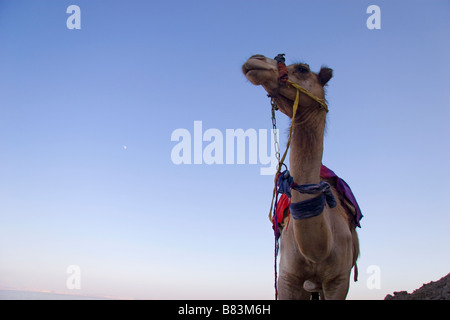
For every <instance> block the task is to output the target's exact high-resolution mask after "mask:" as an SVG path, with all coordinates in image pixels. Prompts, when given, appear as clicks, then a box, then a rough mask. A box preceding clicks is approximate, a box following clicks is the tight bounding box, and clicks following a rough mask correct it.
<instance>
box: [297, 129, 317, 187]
mask: <svg viewBox="0 0 450 320" xmlns="http://www.w3.org/2000/svg"><path fill="white" fill-rule="evenodd" d="M323 132H324V123H323V124H320V123H319V124H317V125H315V126H305V125H297V126H295V127H294V130H293V133H292V143H291V151H290V155H289V163H290V168H289V171H290V173H291V175H292V177H293V178H294V181H295V182H296V183H297V184H310V183H311V184H317V183H319V182H320V166H321V164H322V155H323Z"/></svg>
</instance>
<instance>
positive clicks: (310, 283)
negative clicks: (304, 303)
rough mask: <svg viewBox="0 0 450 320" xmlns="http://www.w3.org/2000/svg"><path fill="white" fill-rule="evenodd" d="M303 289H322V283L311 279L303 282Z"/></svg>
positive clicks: (313, 290) (312, 290) (314, 290)
mask: <svg viewBox="0 0 450 320" xmlns="http://www.w3.org/2000/svg"><path fill="white" fill-rule="evenodd" d="M303 289H305V290H306V291H308V292H320V291H322V285H321V284H319V283H316V282H313V281H311V280H306V281H305V282H303Z"/></svg>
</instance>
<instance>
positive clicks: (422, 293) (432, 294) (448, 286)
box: [384, 273, 450, 300]
mask: <svg viewBox="0 0 450 320" xmlns="http://www.w3.org/2000/svg"><path fill="white" fill-rule="evenodd" d="M384 300H450V273H449V274H447V275H446V276H445V277H442V278H441V279H439V280H438V281H431V282H430V283H427V284H424V285H423V286H421V287H420V288H419V289H417V290H414V291H413V292H412V293H408V292H406V291H396V292H394V295H391V294H388V295H387V296H386V297H385V298H384Z"/></svg>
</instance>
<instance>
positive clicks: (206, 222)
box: [0, 0, 450, 299]
mask: <svg viewBox="0 0 450 320" xmlns="http://www.w3.org/2000/svg"><path fill="white" fill-rule="evenodd" d="M71 4H76V5H78V6H79V7H80V8H81V30H69V29H67V27H66V19H67V18H68V17H69V14H67V13H66V8H67V7H68V6H69V5H71ZM371 4H377V5H378V6H380V8H381V29H380V30H369V29H368V28H367V27H366V20H367V18H368V17H369V15H368V14H367V13H366V9H367V7H368V6H369V5H371ZM449 9H450V3H449V2H448V1H395V2H394V1H164V2H162V1H158V2H156V1H126V2H125V1H108V2H100V1H78V0H77V1H10V0H3V1H0V44H1V45H0V70H1V73H0V101H1V102H0V146H1V153H0V154H1V157H0V219H1V223H0V288H3V289H8V288H9V289H21V290H29V289H33V290H52V291H58V292H68V290H67V288H66V279H67V277H68V275H67V274H66V268H67V267H68V266H69V265H78V266H80V269H81V286H82V288H81V290H75V291H76V293H79V294H85V295H100V296H118V297H131V298H174V299H178V298H181V299H184V298H192V299H197V298H205V299H211V298H224V299H226V298H237V299H239V298H246V299H253V298H256V299H257V298H261V299H271V298H273V234H272V230H271V225H270V223H269V222H268V219H267V213H268V210H269V205H270V199H271V190H272V187H273V186H272V181H273V178H272V176H263V175H260V174H259V172H260V167H261V165H260V164H256V165H255V164H248V163H247V164H240V165H238V164H234V165H214V164H213V165H206V164H202V165H193V164H192V165H183V164H182V165H175V164H173V162H172V160H171V150H172V148H173V147H174V146H175V145H176V142H173V141H171V134H172V132H173V131H174V130H176V129H178V128H185V129H187V130H189V131H190V132H191V133H193V127H194V121H202V124H203V130H204V131H205V130H207V129H209V128H216V129H218V130H220V131H221V132H223V133H224V134H225V131H226V129H238V128H243V129H244V130H246V129H256V130H258V129H270V126H271V122H270V111H269V101H268V99H267V97H266V93H265V92H264V90H263V89H262V88H260V87H255V86H252V85H251V84H250V83H249V82H248V81H247V80H246V79H245V78H244V76H243V75H242V73H241V70H240V66H241V65H242V63H244V62H245V60H246V59H247V58H248V57H249V56H250V55H252V54H256V53H261V54H264V55H267V56H268V57H273V56H275V55H276V54H278V53H281V52H282V53H286V57H287V62H289V63H292V62H297V61H304V62H306V63H308V64H309V65H310V66H311V68H312V70H315V71H318V70H319V69H320V66H321V65H327V66H329V67H331V68H333V69H334V77H333V79H332V80H331V81H330V82H329V86H328V88H327V99H328V102H329V107H330V113H329V117H328V127H327V135H326V139H325V151H324V156H323V163H324V164H325V165H327V166H328V167H330V168H331V169H332V170H334V171H335V172H336V173H337V174H338V175H340V176H341V177H343V178H344V179H345V180H346V181H347V182H348V183H349V184H350V186H351V187H352V189H353V191H354V193H355V195H356V198H357V200H358V202H359V204H360V206H361V209H362V211H363V214H364V219H363V220H362V222H361V224H362V228H361V229H359V230H358V231H359V236H360V242H361V257H360V259H359V270H360V277H359V278H360V281H359V282H357V283H353V282H352V283H351V287H350V292H349V296H348V297H349V298H350V299H379V298H383V297H384V296H385V295H386V294H387V293H391V292H392V291H396V290H397V291H398V290H409V291H411V290H413V289H415V288H418V287H419V286H421V285H422V283H425V282H429V281H431V280H437V279H439V278H440V277H441V276H444V275H446V274H447V273H448V272H449V271H450V256H449V254H448V246H447V244H448V243H449V241H450V236H449V233H448V231H449V225H450V218H449V209H448V205H447V202H448V201H447V197H448V196H447V194H448V192H449V191H450V188H449V187H448V184H447V181H448V180H449V179H450V172H449V170H448V168H447V166H446V164H448V163H449V159H450V153H449V148H448V141H447V140H448V137H449V133H450V132H449V131H450V129H449V126H448V119H449V103H448V101H449V98H450V93H449V90H448V88H447V87H448V84H447V75H448V74H449V71H450V68H449V66H450V64H449V62H448V57H449V56H450V55H449V54H450V45H449V42H448V34H449V32H450V22H449V19H448V14H449ZM278 124H279V127H280V129H281V132H282V134H281V145H282V146H283V145H284V143H285V138H286V137H285V134H284V132H285V131H286V130H287V128H288V124H289V122H288V119H287V118H286V117H284V116H283V115H282V114H279V115H278ZM124 146H126V148H124ZM371 265H375V266H378V267H379V269H380V272H381V278H380V281H381V288H380V289H372V290H370V289H369V288H368V287H367V285H366V281H367V280H368V279H369V277H370V273H367V272H366V270H367V268H368V267H369V266H371Z"/></svg>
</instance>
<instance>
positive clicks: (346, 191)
mask: <svg viewBox="0 0 450 320" xmlns="http://www.w3.org/2000/svg"><path fill="white" fill-rule="evenodd" d="M320 177H321V178H322V179H324V180H327V182H328V183H329V184H330V185H331V186H333V187H334V188H336V190H337V192H338V196H339V199H340V200H341V204H342V206H343V207H344V208H345V210H346V211H347V214H348V216H349V219H350V222H351V224H352V225H353V227H360V228H361V225H360V223H359V222H360V220H361V219H362V217H363V215H362V213H361V209H360V208H359V205H358V202H357V201H356V198H355V196H354V195H353V192H352V190H351V189H350V187H349V185H348V184H347V183H346V182H345V181H344V180H343V179H341V178H339V177H338V176H337V175H336V174H335V173H334V172H333V171H331V170H330V169H328V168H327V167H325V166H324V165H322V166H321V167H320ZM290 204H291V199H289V197H288V196H287V195H286V194H282V195H281V196H280V198H279V199H278V202H277V205H276V208H275V210H276V215H275V216H276V217H277V222H278V224H279V225H281V224H282V221H283V219H284V218H285V217H286V215H284V213H285V210H286V209H287V215H289V206H290Z"/></svg>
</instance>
